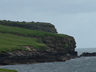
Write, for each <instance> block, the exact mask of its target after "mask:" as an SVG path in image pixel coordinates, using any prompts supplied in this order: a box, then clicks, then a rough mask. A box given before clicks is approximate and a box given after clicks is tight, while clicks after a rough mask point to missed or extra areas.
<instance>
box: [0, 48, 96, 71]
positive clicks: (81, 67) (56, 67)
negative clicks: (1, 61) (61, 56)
mask: <svg viewBox="0 0 96 72" xmlns="http://www.w3.org/2000/svg"><path fill="white" fill-rule="evenodd" d="M92 49H93V48H92ZM92 49H87V50H86V49H83V50H82V49H76V51H78V52H79V54H78V55H80V54H81V53H82V52H95V51H96V49H93V50H92ZM0 68H5V69H13V70H17V71H18V72H96V57H95V56H92V57H81V58H75V59H71V60H67V61H66V62H49V63H34V64H22V65H6V66H0Z"/></svg>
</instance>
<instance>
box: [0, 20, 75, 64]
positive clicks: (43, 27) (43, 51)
mask: <svg viewBox="0 0 96 72" xmlns="http://www.w3.org/2000/svg"><path fill="white" fill-rule="evenodd" d="M0 24H1V25H7V26H11V27H20V28H26V29H32V30H39V31H44V32H42V33H40V34H41V35H42V34H43V35H42V36H43V37H42V36H40V35H39V36H38V34H37V33H38V32H37V33H35V32H34V34H37V35H35V37H34V36H32V35H31V34H29V35H26V34H25V35H24V34H23V35H22V32H21V34H20V32H16V33H15V32H12V31H13V30H12V31H11V32H10V31H9V32H7V33H11V34H13V33H14V34H15V35H18V36H27V37H31V38H36V39H38V40H39V41H40V42H42V43H43V44H46V47H48V48H38V49H36V48H34V47H31V46H28V45H24V46H23V47H25V48H26V49H27V50H26V51H25V50H14V51H9V52H8V51H7V52H0V64H2V65H4V64H5V65H6V64H25V63H35V62H54V61H66V60H68V59H71V58H74V57H76V56H77V52H75V47H76V43H75V39H74V38H73V37H71V36H68V35H60V34H59V35H58V34H56V33H57V31H56V29H55V26H54V25H52V24H49V23H40V22H36V23H34V22H13V21H0ZM23 31H24V30H23ZM49 32H51V33H49ZM5 33H6V32H5ZM31 33H32V32H31Z"/></svg>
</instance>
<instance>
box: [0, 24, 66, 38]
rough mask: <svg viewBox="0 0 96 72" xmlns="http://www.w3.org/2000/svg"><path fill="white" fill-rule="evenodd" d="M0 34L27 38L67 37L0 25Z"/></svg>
mask: <svg viewBox="0 0 96 72" xmlns="http://www.w3.org/2000/svg"><path fill="white" fill-rule="evenodd" d="M0 32H3V33H11V34H16V33H19V34H22V35H24V36H29V37H46V36H55V37H67V35H64V34H56V33H49V32H41V31H36V30H29V29H23V28H19V27H10V26H4V25H0Z"/></svg>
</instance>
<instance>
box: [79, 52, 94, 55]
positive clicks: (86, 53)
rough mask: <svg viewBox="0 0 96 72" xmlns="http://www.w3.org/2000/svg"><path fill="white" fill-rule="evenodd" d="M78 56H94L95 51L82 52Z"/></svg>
mask: <svg viewBox="0 0 96 72" xmlns="http://www.w3.org/2000/svg"><path fill="white" fill-rule="evenodd" d="M80 56H96V52H93V53H88V52H84V53H82V54H81V55H80Z"/></svg>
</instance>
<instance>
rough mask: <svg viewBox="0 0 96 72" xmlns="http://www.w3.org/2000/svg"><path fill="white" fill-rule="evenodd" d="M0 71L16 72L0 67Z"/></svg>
mask: <svg viewBox="0 0 96 72" xmlns="http://www.w3.org/2000/svg"><path fill="white" fill-rule="evenodd" d="M0 72H17V71H16V70H9V69H1V68H0Z"/></svg>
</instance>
